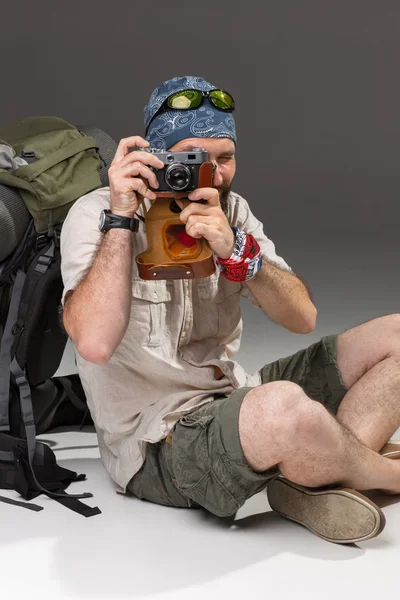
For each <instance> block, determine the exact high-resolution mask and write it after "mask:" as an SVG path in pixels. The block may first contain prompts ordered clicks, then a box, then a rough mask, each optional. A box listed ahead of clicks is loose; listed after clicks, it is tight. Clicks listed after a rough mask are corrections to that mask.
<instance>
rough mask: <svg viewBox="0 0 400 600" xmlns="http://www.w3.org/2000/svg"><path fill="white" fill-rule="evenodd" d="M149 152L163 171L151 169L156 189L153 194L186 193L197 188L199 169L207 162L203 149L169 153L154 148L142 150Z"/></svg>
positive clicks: (206, 155) (205, 152)
mask: <svg viewBox="0 0 400 600" xmlns="http://www.w3.org/2000/svg"><path fill="white" fill-rule="evenodd" d="M142 150H146V151H147V152H151V153H152V154H154V155H155V156H157V158H159V159H160V160H161V161H162V162H163V163H164V168H163V169H153V171H154V173H155V175H156V177H157V181H158V183H159V186H160V187H158V188H156V189H153V188H150V189H152V190H153V191H154V192H156V193H157V192H172V193H176V192H179V193H181V192H187V193H190V192H192V191H193V190H195V189H196V188H198V187H199V174H200V167H201V165H202V164H203V163H206V162H208V152H207V150H205V149H204V148H194V149H193V150H190V151H185V152H170V151H168V150H157V149H156V148H143V149H142Z"/></svg>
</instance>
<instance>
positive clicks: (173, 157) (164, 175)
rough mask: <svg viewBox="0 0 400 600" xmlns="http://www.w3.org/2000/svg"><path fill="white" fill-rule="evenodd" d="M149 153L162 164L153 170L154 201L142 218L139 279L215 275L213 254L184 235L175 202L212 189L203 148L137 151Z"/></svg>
mask: <svg viewBox="0 0 400 600" xmlns="http://www.w3.org/2000/svg"><path fill="white" fill-rule="evenodd" d="M140 150H145V151H147V152H151V153H153V154H155V155H156V156H157V158H159V159H160V160H161V161H162V162H163V163H164V165H165V166H164V168H163V169H161V168H160V169H153V170H154V172H155V174H156V177H157V180H158V182H159V184H160V187H159V188H156V189H153V188H151V189H152V190H153V191H154V193H155V194H157V199H156V200H155V201H154V202H153V204H152V206H151V208H150V209H149V210H148V212H147V213H146V215H145V218H146V235H147V250H145V251H144V252H142V253H141V254H139V255H138V256H137V257H136V264H137V265H138V270H139V276H140V277H141V278H142V279H146V280H149V279H194V278H198V277H207V276H208V275H211V274H212V273H214V271H215V262H214V258H213V252H212V250H211V248H210V246H209V244H208V242H207V240H205V239H204V238H200V239H195V238H192V237H190V236H188V235H187V234H186V230H185V225H184V223H182V221H181V220H180V218H179V213H180V212H181V209H180V207H179V206H178V204H177V203H176V202H175V200H176V199H181V200H182V203H183V206H184V207H186V206H187V205H188V204H190V200H184V198H187V196H188V194H190V192H192V191H193V190H195V189H196V188H199V187H212V181H213V165H212V163H211V162H209V161H208V152H207V151H206V150H205V149H204V148H195V149H194V150H190V151H187V152H169V151H165V150H161V151H159V150H156V149H154V148H140Z"/></svg>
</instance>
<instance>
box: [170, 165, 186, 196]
mask: <svg viewBox="0 0 400 600" xmlns="http://www.w3.org/2000/svg"><path fill="white" fill-rule="evenodd" d="M190 180H191V174H190V170H189V169H188V168H187V167H186V166H185V165H182V164H180V163H177V164H175V165H170V166H169V167H167V170H166V171H165V181H166V183H167V184H168V185H169V187H170V188H172V189H173V190H177V191H179V190H184V189H185V188H186V187H187V186H188V185H189V183H190Z"/></svg>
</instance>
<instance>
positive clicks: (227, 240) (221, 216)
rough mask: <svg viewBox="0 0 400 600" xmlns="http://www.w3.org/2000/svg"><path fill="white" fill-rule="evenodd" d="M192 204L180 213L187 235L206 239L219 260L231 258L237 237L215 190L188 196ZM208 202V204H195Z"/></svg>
mask: <svg viewBox="0 0 400 600" xmlns="http://www.w3.org/2000/svg"><path fill="white" fill-rule="evenodd" d="M188 198H189V200H191V201H192V202H191V204H189V206H187V207H186V208H184V209H183V211H182V212H181V213H180V215H179V216H180V219H181V221H182V223H185V224H186V233H187V234H188V235H190V236H192V237H193V238H197V239H198V238H202V237H204V238H205V239H206V240H207V241H208V243H209V244H210V247H211V249H212V250H213V252H215V254H216V255H217V256H218V257H219V258H229V257H230V256H231V254H232V252H233V250H234V247H235V236H234V234H233V231H232V229H231V226H230V225H229V222H228V219H227V218H226V216H225V213H224V211H223V210H222V207H221V203H220V201H219V192H218V190H217V189H215V188H197V189H196V190H194V191H193V192H191V193H190V194H189V195H188ZM195 200H206V201H207V204H201V203H199V202H194V201H195Z"/></svg>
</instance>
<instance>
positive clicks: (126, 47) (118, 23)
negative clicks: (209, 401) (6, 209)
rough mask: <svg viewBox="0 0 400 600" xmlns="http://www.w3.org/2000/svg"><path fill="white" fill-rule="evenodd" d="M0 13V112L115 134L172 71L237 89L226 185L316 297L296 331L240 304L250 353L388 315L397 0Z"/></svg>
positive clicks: (55, 2)
mask: <svg viewBox="0 0 400 600" xmlns="http://www.w3.org/2000/svg"><path fill="white" fill-rule="evenodd" d="M0 19H1V20H0V56H1V57H2V59H1V65H2V66H1V83H2V85H1V89H2V94H1V111H0V125H1V124H6V123H8V122H10V121H11V120H13V119H15V118H19V117H25V116H35V115H36V116H38V115H57V116H61V117H63V118H65V119H67V120H69V121H71V122H73V123H75V124H90V125H96V126H99V127H101V128H103V129H104V130H105V131H107V132H108V133H109V134H110V135H111V136H113V137H114V139H115V140H117V141H118V140H119V139H120V138H121V137H126V136H128V135H133V134H143V106H144V104H145V102H146V101H147V98H148V96H149V94H150V93H151V91H152V89H153V88H154V86H155V85H157V84H158V83H160V82H161V81H163V80H165V79H168V78H170V77H173V76H175V75H198V76H203V77H205V78H206V79H209V80H210V81H212V82H213V83H215V84H216V85H217V86H220V87H222V88H225V89H227V90H229V91H231V93H232V94H233V95H234V97H235V100H236V104H237V111H236V113H235V118H236V124H237V131H238V138H239V146H238V151H237V159H238V171H237V176H236V179H235V185H234V189H235V190H236V191H237V192H239V193H240V194H242V195H243V196H244V197H245V198H246V199H247V200H248V201H249V203H250V205H251V207H252V209H253V212H254V213H255V214H256V216H257V217H258V218H259V219H260V220H262V221H263V223H264V225H265V231H266V233H267V234H268V236H269V237H270V238H271V239H272V240H273V241H274V242H275V244H276V249H277V252H278V254H280V255H281V256H283V257H284V258H285V259H286V261H287V262H288V263H289V264H290V265H291V266H292V268H293V269H294V271H295V272H297V273H298V274H300V275H301V276H302V277H304V278H305V280H306V281H307V283H308V285H309V287H310V289H311V293H312V296H313V299H314V302H315V304H316V305H317V307H318V309H319V315H318V324H317V328H316V329H315V331H314V332H313V333H311V334H309V335H307V336H303V335H295V334H291V333H289V332H287V331H286V330H284V329H283V328H281V327H278V326H277V325H275V324H274V323H272V322H271V321H269V320H268V319H267V318H266V317H265V316H264V315H263V314H262V313H261V311H258V310H257V309H255V308H254V307H253V306H252V305H249V303H248V302H245V303H244V306H243V308H244V320H245V326H246V329H245V334H244V338H243V342H244V343H243V349H242V350H241V351H240V355H239V358H240V359H241V361H242V362H243V363H244V364H245V366H247V367H249V368H250V367H252V366H254V368H258V366H260V365H261V364H263V363H264V362H266V361H267V360H270V359H271V360H272V359H273V358H275V357H277V356H278V355H280V354H282V353H289V352H292V351H295V350H296V349H298V348H300V347H302V346H305V345H308V344H310V343H312V342H313V341H314V340H316V339H318V338H319V337H320V336H321V335H324V334H326V333H330V332H333V331H342V330H344V329H346V328H348V327H351V326H353V325H356V324H358V323H361V322H363V321H366V320H368V319H371V318H374V317H377V316H380V315H383V314H388V313H392V312H397V310H398V308H397V307H398V297H399V282H398V281H399V280H398V272H397V249H398V234H397V226H398V214H399V209H398V189H399V164H400V157H399V133H400V118H399V107H400V84H399V72H400V69H399V67H400V4H399V2H398V0H393V1H392V0H389V1H388V0H376V1H371V0H359V1H354V0H346V1H338V0H332V1H324V0H305V1H301V0H290V1H285V0H279V2H278V1H276V0H274V1H272V0H264V1H263V2H255V1H252V0H249V1H247V2H242V3H240V6H238V7H234V6H233V5H232V3H225V2H215V1H214V2H209V1H202V2H200V1H198V2H190V3H186V4H185V3H183V2H181V1H179V2H178V1H175V0H168V1H165V2H158V1H157V2H146V1H145V0H144V1H143V2H135V1H134V0H129V1H128V0H114V1H113V2H105V1H104V0H96V1H92V0H84V1H83V0H69V1H68V2H61V1H60V0H39V1H37V2H34V3H33V2H27V1H25V0H22V1H21V0H20V1H19V2H14V3H10V2H4V1H3V2H1V12H0ZM266 335H267V336H268V337H266ZM267 340H268V343H267Z"/></svg>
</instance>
